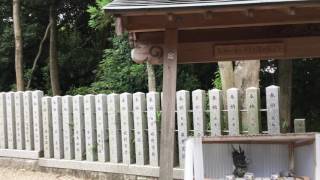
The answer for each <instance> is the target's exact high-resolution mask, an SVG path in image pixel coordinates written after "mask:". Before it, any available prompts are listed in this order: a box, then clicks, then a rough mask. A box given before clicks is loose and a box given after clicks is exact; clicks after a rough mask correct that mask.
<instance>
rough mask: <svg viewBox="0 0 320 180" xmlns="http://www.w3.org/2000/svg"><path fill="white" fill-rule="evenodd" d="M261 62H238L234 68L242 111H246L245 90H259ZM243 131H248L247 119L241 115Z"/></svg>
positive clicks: (243, 114)
mask: <svg viewBox="0 0 320 180" xmlns="http://www.w3.org/2000/svg"><path fill="white" fill-rule="evenodd" d="M259 74H260V60H254V61H236V63H235V68H234V82H235V87H236V88H238V89H239V90H240V105H241V109H246V105H245V90H246V89H247V88H249V87H256V88H259V80H260V79H259ZM241 118H242V129H243V130H247V129H248V128H247V124H248V123H247V118H246V114H245V113H241Z"/></svg>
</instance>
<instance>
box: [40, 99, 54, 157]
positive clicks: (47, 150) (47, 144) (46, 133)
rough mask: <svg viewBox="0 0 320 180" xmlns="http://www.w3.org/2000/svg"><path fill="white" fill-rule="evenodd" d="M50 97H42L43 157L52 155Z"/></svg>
mask: <svg viewBox="0 0 320 180" xmlns="http://www.w3.org/2000/svg"><path fill="white" fill-rule="evenodd" d="M51 103H52V102H51V97H43V98H42V117H43V142H44V143H43V146H44V157H45V158H52V157H53V129H52V111H51V110H52V106H51Z"/></svg>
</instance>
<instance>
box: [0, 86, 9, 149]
mask: <svg viewBox="0 0 320 180" xmlns="http://www.w3.org/2000/svg"><path fill="white" fill-rule="evenodd" d="M6 106H7V104H6V94H5V93H3V92H1V93H0V149H6V148H8V134H7V133H8V132H7V108H6Z"/></svg>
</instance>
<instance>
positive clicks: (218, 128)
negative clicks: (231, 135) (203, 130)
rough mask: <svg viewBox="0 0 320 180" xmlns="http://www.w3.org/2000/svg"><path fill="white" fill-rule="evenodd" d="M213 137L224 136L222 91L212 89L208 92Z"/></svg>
mask: <svg viewBox="0 0 320 180" xmlns="http://www.w3.org/2000/svg"><path fill="white" fill-rule="evenodd" d="M208 96H209V111H210V127H211V136H221V135H222V123H223V120H222V113H221V111H222V109H223V106H222V91H221V90H219V89H212V90H210V91H209V92H208Z"/></svg>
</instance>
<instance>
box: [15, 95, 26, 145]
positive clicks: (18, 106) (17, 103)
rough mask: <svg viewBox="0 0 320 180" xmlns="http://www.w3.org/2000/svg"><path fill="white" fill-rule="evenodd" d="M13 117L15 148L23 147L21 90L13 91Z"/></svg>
mask: <svg viewBox="0 0 320 180" xmlns="http://www.w3.org/2000/svg"><path fill="white" fill-rule="evenodd" d="M14 104H15V107H14V109H15V119H16V141H17V149H19V150H22V149H25V138H24V116H23V113H24V111H23V92H21V91H19V92H16V93H14Z"/></svg>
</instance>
